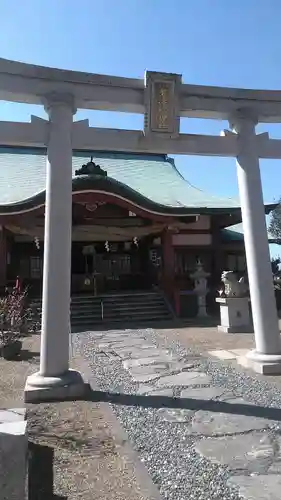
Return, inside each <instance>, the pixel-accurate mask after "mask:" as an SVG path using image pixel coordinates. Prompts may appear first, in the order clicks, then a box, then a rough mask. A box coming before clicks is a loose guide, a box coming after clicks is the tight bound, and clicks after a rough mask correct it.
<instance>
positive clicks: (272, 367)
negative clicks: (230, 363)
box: [237, 350, 281, 375]
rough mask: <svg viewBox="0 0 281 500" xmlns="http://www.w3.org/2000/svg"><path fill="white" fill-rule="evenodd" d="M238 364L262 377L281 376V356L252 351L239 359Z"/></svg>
mask: <svg viewBox="0 0 281 500" xmlns="http://www.w3.org/2000/svg"><path fill="white" fill-rule="evenodd" d="M237 363H238V364H239V365H241V366H243V367H244V368H249V369H250V370H253V371H254V372H256V373H261V374H262V375H281V354H260V353H258V352H257V351H255V350H252V351H249V352H248V353H247V354H246V356H241V357H240V358H238V359H237Z"/></svg>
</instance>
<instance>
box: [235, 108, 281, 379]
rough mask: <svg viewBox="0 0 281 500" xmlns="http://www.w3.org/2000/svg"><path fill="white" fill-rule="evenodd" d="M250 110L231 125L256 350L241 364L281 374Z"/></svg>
mask: <svg viewBox="0 0 281 500" xmlns="http://www.w3.org/2000/svg"><path fill="white" fill-rule="evenodd" d="M257 121H258V120H257V118H256V117H255V116H254V115H253V114H252V112H251V110H247V109H245V110H239V112H237V113H236V114H235V115H233V116H232V117H231V119H230V121H229V123H230V126H231V128H232V130H233V131H234V132H235V133H236V134H237V146H238V155H237V177H238V186H239V193H240V203H241V210H242V219H243V229H244V238H245V250H246V258H247V268H248V278H249V286H250V296H251V304H252V315H253V324H254V332H255V344H256V348H255V349H254V350H252V351H250V352H249V353H248V354H247V355H246V356H245V357H243V358H240V359H239V360H238V362H239V363H240V364H242V365H243V366H245V367H249V368H252V369H253V370H254V371H256V372H258V373H262V374H281V341H280V332H279V325H278V315H277V308H276V300H275V294H274V287H273V278H272V270H271V263H270V253H269V246H268V235H267V227H266V220H265V213H264V202H263V194H262V183H261V176H260V168H259V156H258V147H257V136H256V133H255V126H256V124H257Z"/></svg>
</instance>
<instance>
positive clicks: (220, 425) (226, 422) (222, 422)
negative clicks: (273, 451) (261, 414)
mask: <svg viewBox="0 0 281 500" xmlns="http://www.w3.org/2000/svg"><path fill="white" fill-rule="evenodd" d="M245 404H246V403H245ZM272 424H273V422H272V421H270V420H266V419H263V418H258V417H253V416H245V415H234V414H231V413H215V412H211V411H204V410H199V411H197V412H196V414H195V415H194V418H193V420H192V425H191V431H192V432H194V433H196V434H200V435H204V436H212V435H216V436H226V435H229V434H237V433H242V432H249V431H257V430H261V429H266V428H268V427H270V426H271V425H272Z"/></svg>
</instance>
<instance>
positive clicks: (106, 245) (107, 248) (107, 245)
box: [104, 241, 110, 252]
mask: <svg viewBox="0 0 281 500" xmlns="http://www.w3.org/2000/svg"><path fill="white" fill-rule="evenodd" d="M104 246H105V249H106V251H107V252H109V250H110V248H109V243H108V241H106V242H105V244H104Z"/></svg>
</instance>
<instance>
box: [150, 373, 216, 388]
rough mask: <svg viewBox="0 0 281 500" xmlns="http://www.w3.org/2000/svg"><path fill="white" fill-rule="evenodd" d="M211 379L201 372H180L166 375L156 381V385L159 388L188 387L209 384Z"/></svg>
mask: <svg viewBox="0 0 281 500" xmlns="http://www.w3.org/2000/svg"><path fill="white" fill-rule="evenodd" d="M210 382H211V379H210V377H208V375H206V374H205V373H202V372H193V371H190V372H181V373H177V374H174V375H167V376H165V377H162V378H161V379H160V380H158V381H157V383H156V385H157V386H158V387H161V386H189V385H205V384H210Z"/></svg>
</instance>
